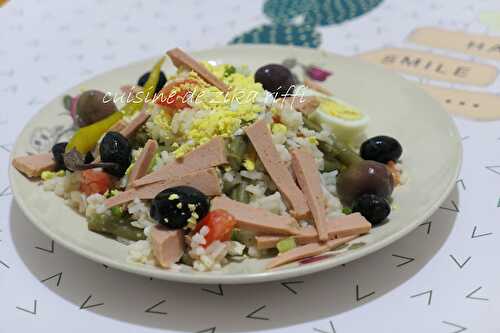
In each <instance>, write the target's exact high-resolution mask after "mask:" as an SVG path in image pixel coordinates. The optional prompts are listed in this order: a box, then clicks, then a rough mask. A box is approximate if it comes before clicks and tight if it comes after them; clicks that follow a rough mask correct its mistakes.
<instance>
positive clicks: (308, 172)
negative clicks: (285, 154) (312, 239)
mask: <svg viewBox="0 0 500 333" xmlns="http://www.w3.org/2000/svg"><path fill="white" fill-rule="evenodd" d="M292 168H293V172H294V173H295V177H296V178H297V182H298V183H299V186H300V188H301V189H302V192H304V195H305V196H306V200H307V204H308V205H309V209H311V213H312V216H313V220H314V225H315V226H316V230H317V231H318V238H319V240H320V241H322V242H324V241H326V240H328V232H327V230H326V209H325V198H324V196H323V190H322V188H321V177H320V174H319V171H318V167H317V166H316V162H315V161H314V156H313V155H312V154H311V152H309V151H308V150H306V149H305V148H302V149H297V150H294V151H292Z"/></svg>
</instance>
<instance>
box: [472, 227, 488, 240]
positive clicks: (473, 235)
mask: <svg viewBox="0 0 500 333" xmlns="http://www.w3.org/2000/svg"><path fill="white" fill-rule="evenodd" d="M476 231H477V226H474V229H473V230H472V236H471V237H470V238H479V237H483V236H489V235H493V233H492V232H486V233H484V234H476Z"/></svg>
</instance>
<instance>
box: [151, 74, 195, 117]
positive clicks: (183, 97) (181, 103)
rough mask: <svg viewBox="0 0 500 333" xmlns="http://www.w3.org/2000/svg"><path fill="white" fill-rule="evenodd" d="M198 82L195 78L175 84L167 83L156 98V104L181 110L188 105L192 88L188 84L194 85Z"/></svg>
mask: <svg viewBox="0 0 500 333" xmlns="http://www.w3.org/2000/svg"><path fill="white" fill-rule="evenodd" d="M196 83H197V82H196V81H194V80H185V81H182V82H177V83H173V84H167V85H166V86H165V87H164V88H163V89H162V90H161V92H160V94H161V95H160V96H159V97H158V99H157V100H156V104H158V105H159V106H162V107H166V108H170V109H175V110H180V109H183V108H185V107H187V106H189V105H188V100H189V98H190V94H191V90H190V89H189V88H188V86H192V85H193V84H196Z"/></svg>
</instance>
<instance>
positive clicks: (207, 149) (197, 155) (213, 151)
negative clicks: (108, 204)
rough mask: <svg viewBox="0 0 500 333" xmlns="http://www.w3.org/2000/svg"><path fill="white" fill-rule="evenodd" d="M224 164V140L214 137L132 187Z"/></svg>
mask: <svg viewBox="0 0 500 333" xmlns="http://www.w3.org/2000/svg"><path fill="white" fill-rule="evenodd" d="M226 163H227V159H226V152H225V144H224V140H223V139H222V138H221V137H215V138H213V139H212V140H210V141H209V142H207V143H206V144H204V145H201V146H199V147H198V148H196V149H195V150H193V151H191V152H189V153H188V154H186V155H185V156H184V157H183V158H182V159H177V160H175V161H173V162H172V163H169V164H167V165H165V166H163V167H162V168H160V169H159V170H157V171H155V172H153V173H150V174H149V175H147V176H145V177H142V178H140V179H138V180H136V181H135V182H134V183H133V184H132V185H133V186H134V187H140V186H144V185H148V184H152V183H156V182H159V181H167V180H170V179H172V178H178V177H181V176H182V175H186V174H189V173H192V172H195V171H199V170H203V169H208V168H211V167H215V166H218V165H221V164H226Z"/></svg>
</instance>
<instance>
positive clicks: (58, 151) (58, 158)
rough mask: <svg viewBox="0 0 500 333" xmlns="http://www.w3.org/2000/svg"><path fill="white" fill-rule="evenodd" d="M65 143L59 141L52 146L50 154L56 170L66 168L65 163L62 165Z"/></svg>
mask: <svg viewBox="0 0 500 333" xmlns="http://www.w3.org/2000/svg"><path fill="white" fill-rule="evenodd" d="M67 145H68V143H67V142H59V143H56V144H55V145H54V146H53V147H52V155H53V156H54V161H55V162H56V171H59V170H64V169H66V165H64V153H65V152H66V146H67Z"/></svg>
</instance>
